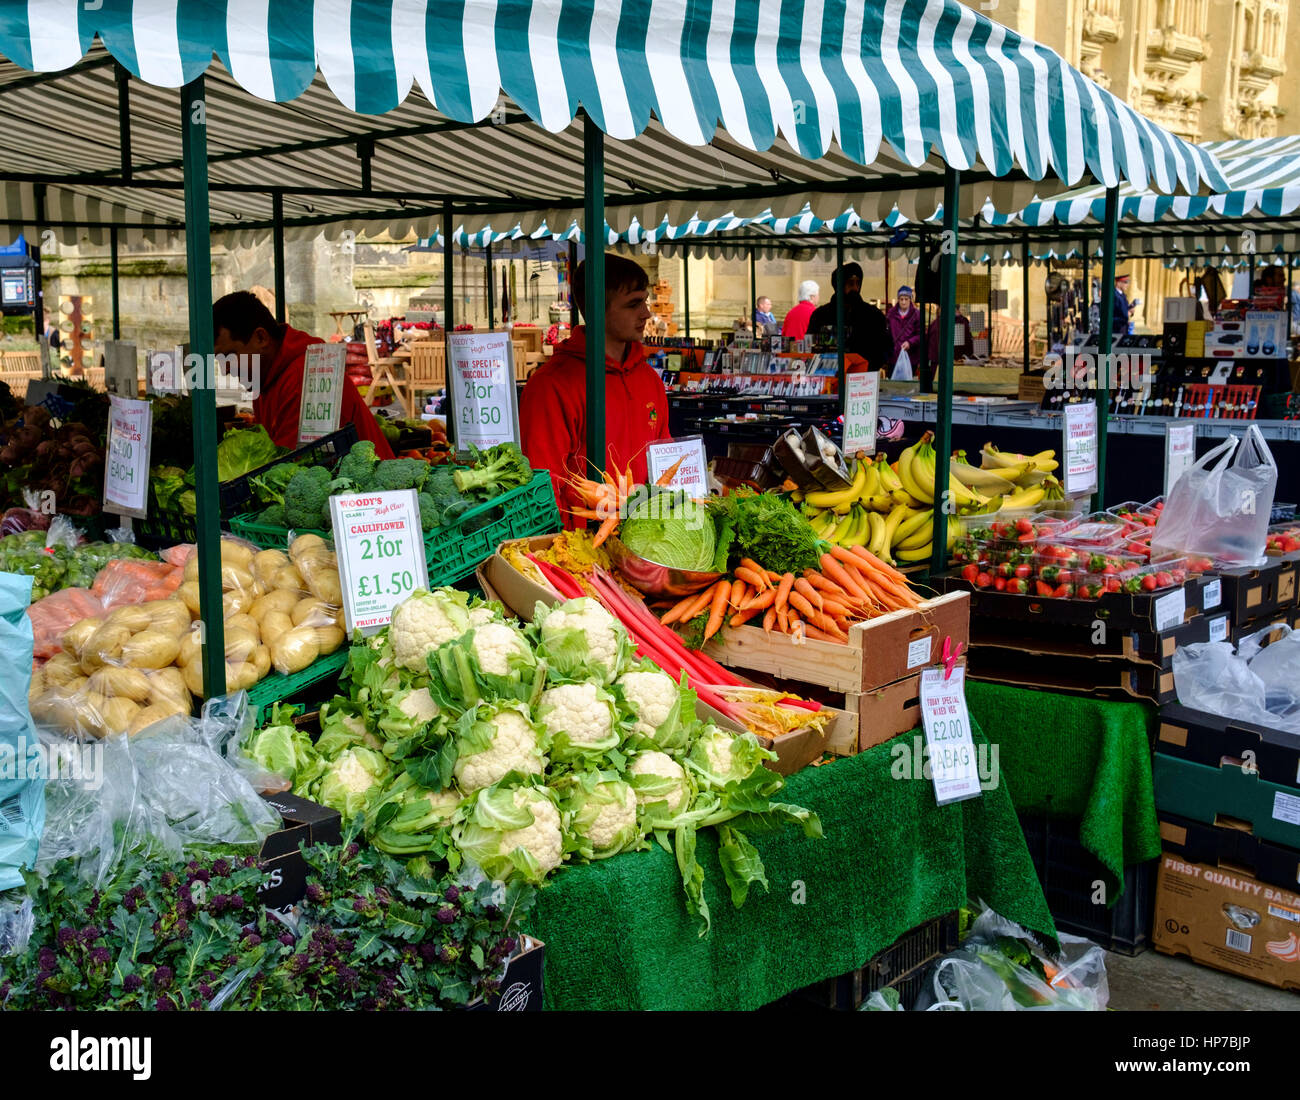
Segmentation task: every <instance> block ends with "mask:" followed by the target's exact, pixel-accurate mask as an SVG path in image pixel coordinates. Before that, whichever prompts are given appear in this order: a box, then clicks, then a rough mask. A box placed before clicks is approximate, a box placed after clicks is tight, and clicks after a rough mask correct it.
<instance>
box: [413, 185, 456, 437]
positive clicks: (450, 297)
mask: <svg viewBox="0 0 1300 1100" xmlns="http://www.w3.org/2000/svg"><path fill="white" fill-rule="evenodd" d="M454 270H455V265H454V264H453V263H452V254H451V203H449V202H444V203H443V204H442V344H443V363H444V367H443V374H444V376H445V377H447V378H450V377H451V374H450V372H449V371H448V370H447V368H446V366H445V364H447V362H448V360H449V359H450V358H451V348H450V346H449V345H448V340H447V337H448V336H450V335H451V332H452V329H453V328H454V327H455V318H454V317H453V314H454V313H455V310H456V297H455V289H454V278H453V271H454ZM411 415H412V416H418V415H419V413H416V412H412V413H411ZM445 415H446V420H447V441H448V442H449V443H450V444H451V445H452V446H455V444H456V416H455V410H453V409H452V407H451V385H450V384H448V385H447V407H446V414H445Z"/></svg>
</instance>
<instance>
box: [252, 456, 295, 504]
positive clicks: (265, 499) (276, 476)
mask: <svg viewBox="0 0 1300 1100" xmlns="http://www.w3.org/2000/svg"><path fill="white" fill-rule="evenodd" d="M301 469H303V467H302V466H299V465H298V464H297V463H294V462H280V463H277V464H276V465H274V466H272V467H271V468H270V469H269V470H267V471H266V473H264V474H260V475H258V476H257V477H253V478H249V479H248V484H249V485H251V486H252V488H253V495H254V496H255V497H256V498H257V499H258V500H259V501H260V502H261V503H263V504H283V503H284V491H285V490H286V489H287V488H288V487H289V482H291V481H292V480H293V478H294V475H295V474H296V473H298V471H299V470H301Z"/></svg>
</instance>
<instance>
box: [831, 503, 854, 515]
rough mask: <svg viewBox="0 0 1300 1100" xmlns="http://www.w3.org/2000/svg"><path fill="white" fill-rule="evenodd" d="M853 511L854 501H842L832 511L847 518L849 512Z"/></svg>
mask: <svg viewBox="0 0 1300 1100" xmlns="http://www.w3.org/2000/svg"><path fill="white" fill-rule="evenodd" d="M852 509H853V501H851V500H842V501H840V503H839V504H837V505H835V507H833V508H832V509H831V511H832V512H834V513H835V514H836V515H837V516H847V515H848V514H849V512H850V511H852Z"/></svg>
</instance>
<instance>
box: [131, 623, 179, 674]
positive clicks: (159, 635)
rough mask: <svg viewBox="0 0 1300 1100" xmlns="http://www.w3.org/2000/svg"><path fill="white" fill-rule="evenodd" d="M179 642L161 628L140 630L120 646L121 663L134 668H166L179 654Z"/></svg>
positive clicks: (174, 636)
mask: <svg viewBox="0 0 1300 1100" xmlns="http://www.w3.org/2000/svg"><path fill="white" fill-rule="evenodd" d="M180 650H181V642H180V639H179V638H178V637H177V636H176V635H175V634H172V633H170V632H167V631H162V630H142V631H140V633H139V634H134V635H132V636H131V638H130V639H129V640H128V641H127V642H126V644H125V645H123V646H122V661H123V663H125V664H127V665H129V666H131V667H134V668H166V667H167V666H168V665H169V664H171V663H172V662H173V661H175V660H176V658H177V656H178V655H179V654H180Z"/></svg>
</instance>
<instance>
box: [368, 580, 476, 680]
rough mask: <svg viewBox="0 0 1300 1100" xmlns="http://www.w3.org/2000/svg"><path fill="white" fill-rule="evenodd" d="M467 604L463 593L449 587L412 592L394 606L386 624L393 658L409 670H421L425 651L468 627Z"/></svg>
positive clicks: (436, 646) (424, 667)
mask: <svg viewBox="0 0 1300 1100" xmlns="http://www.w3.org/2000/svg"><path fill="white" fill-rule="evenodd" d="M468 603H469V598H468V597H467V596H466V595H465V593H464V592H456V591H455V590H454V589H449V588H439V589H437V590H436V591H433V592H425V591H423V590H420V591H416V592H412V593H411V595H410V596H408V597H407V598H406V599H405V600H403V601H402V602H401V603H399V604H398V605H397V606H396V607H395V608H393V619H392V622H391V623H390V624H389V627H388V640H389V642H390V643H391V644H392V647H393V660H394V661H395V662H396V663H397V664H398V665H399V666H400V667H401V668H404V669H407V670H408V671H410V672H424V671H425V670H426V664H425V656H426V654H428V653H429V652H430V651H432V650H434V649H437V648H438V646H440V645H442V644H443V643H444V642H450V641H452V640H453V639H455V638H459V637H460V636H461V635H462V634H464V633H465V631H467V630H469V629H470V625H471V624H470V613H469V609H468V606H467V605H468Z"/></svg>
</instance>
